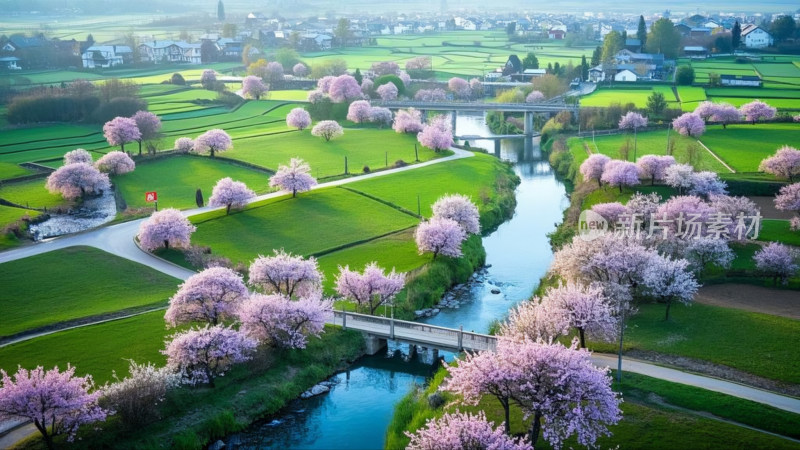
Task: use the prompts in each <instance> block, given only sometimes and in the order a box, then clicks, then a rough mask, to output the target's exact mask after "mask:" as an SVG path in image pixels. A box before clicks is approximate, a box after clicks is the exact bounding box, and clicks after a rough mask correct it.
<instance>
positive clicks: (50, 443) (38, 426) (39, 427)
mask: <svg viewBox="0 0 800 450" xmlns="http://www.w3.org/2000/svg"><path fill="white" fill-rule="evenodd" d="M33 424H34V425H35V426H36V429H37V430H39V432H40V433H42V437H43V438H44V443H45V445H47V448H49V449H52V448H53V437H52V436H50V433H48V432H47V426H46V425H44V424H42V423H41V422H39V421H38V420H34V421H33Z"/></svg>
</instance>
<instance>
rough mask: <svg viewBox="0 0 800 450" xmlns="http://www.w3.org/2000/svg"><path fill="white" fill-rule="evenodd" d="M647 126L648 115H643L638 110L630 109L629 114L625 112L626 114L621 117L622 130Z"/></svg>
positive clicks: (620, 126)
mask: <svg viewBox="0 0 800 450" xmlns="http://www.w3.org/2000/svg"><path fill="white" fill-rule="evenodd" d="M646 126H647V117H644V116H643V115H641V114H639V113H637V112H633V111H628V113H627V114H625V115H624V116H622V118H621V119H619V129H620V130H635V129H637V128H644V127H646Z"/></svg>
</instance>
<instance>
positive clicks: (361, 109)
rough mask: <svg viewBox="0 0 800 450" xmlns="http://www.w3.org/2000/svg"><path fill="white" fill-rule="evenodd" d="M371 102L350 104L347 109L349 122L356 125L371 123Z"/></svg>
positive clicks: (360, 101) (362, 101)
mask: <svg viewBox="0 0 800 450" xmlns="http://www.w3.org/2000/svg"><path fill="white" fill-rule="evenodd" d="M369 108H370V105H369V102H368V101H366V100H356V101H354V102H353V103H350V106H349V107H348V108H347V120H349V121H351V122H355V123H362V122H368V121H369Z"/></svg>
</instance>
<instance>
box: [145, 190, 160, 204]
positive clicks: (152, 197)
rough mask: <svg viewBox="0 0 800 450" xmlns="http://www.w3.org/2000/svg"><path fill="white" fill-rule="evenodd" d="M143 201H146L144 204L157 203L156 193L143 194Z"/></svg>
mask: <svg viewBox="0 0 800 450" xmlns="http://www.w3.org/2000/svg"><path fill="white" fill-rule="evenodd" d="M144 201H146V202H156V201H158V193H157V192H156V191H153V192H145V193H144Z"/></svg>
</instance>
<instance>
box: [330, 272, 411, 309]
mask: <svg viewBox="0 0 800 450" xmlns="http://www.w3.org/2000/svg"><path fill="white" fill-rule="evenodd" d="M404 285H405V276H404V275H403V274H398V273H396V272H395V271H394V269H392V271H391V272H389V273H386V272H385V271H384V269H382V268H381V267H379V266H378V264H377V263H375V262H371V263H369V264H367V266H366V267H365V268H364V271H363V272H362V273H359V272H357V271H354V270H350V267H349V266H345V267H341V266H340V267H339V275H338V276H337V277H336V292H337V293H338V294H339V295H341V296H343V297H345V298H347V299H349V300H351V301H353V302H355V303H356V305H358V306H359V307H360V308H363V309H365V310H367V311H369V313H370V314H374V313H375V310H376V309H377V308H378V307H379V306H380V305H383V304H386V303H388V302H390V301H391V300H392V299H393V298H394V297H395V296H396V295H397V294H398V293H399V292H400V290H402V289H403V286H404Z"/></svg>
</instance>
